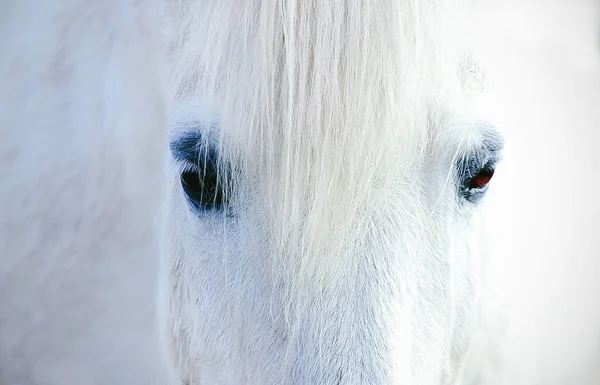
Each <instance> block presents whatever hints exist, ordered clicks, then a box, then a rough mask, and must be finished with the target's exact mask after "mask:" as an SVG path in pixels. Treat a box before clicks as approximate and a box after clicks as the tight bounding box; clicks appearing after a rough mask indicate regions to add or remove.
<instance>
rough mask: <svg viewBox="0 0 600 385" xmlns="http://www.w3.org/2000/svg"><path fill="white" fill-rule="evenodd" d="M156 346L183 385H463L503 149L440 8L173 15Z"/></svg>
mask: <svg viewBox="0 0 600 385" xmlns="http://www.w3.org/2000/svg"><path fill="white" fill-rule="evenodd" d="M166 13H167V15H168V19H169V20H170V25H169V27H168V36H169V37H168V41H169V45H168V55H169V63H170V64H169V65H170V68H171V73H172V78H171V81H172V83H171V84H172V85H173V93H174V100H175V101H174V106H173V109H172V113H171V114H170V118H169V121H170V123H169V151H168V154H167V156H166V158H167V164H168V165H167V168H166V171H165V175H166V176H165V182H164V183H165V186H166V190H165V196H166V197H167V198H166V201H165V203H164V206H163V208H162V214H161V218H162V219H161V223H162V230H161V236H160V239H161V267H160V275H159V277H160V278H159V279H160V283H159V289H160V306H161V309H162V310H161V311H159V314H161V315H163V317H162V320H161V325H162V330H163V340H164V345H165V347H166V349H167V352H168V357H169V359H170V362H171V367H172V373H173V375H174V376H175V379H176V381H177V383H182V384H242V383H243V384H323V385H334V384H423V385H440V384H457V383H460V381H461V373H462V368H463V363H464V357H465V354H466V352H467V351H468V349H469V345H470V340H471V333H472V330H473V327H474V314H475V311H474V310H475V307H476V302H477V301H476V296H477V290H476V286H477V284H476V270H477V258H478V256H479V253H480V251H481V250H480V249H479V246H480V245H478V242H477V240H478V236H477V222H478V213H479V207H480V205H481V202H482V200H483V198H484V195H485V193H486V191H487V190H488V188H489V183H490V181H491V179H492V176H493V174H494V171H495V168H496V167H497V165H498V163H499V162H500V159H501V154H502V148H503V139H502V136H501V135H500V133H499V131H498V129H497V128H496V127H495V125H494V124H493V122H492V121H491V119H490V116H488V115H486V108H485V106H486V103H485V76H484V73H483V71H482V69H481V68H480V66H479V65H478V64H477V59H476V56H475V54H473V53H472V52H471V51H470V45H469V44H468V40H467V39H466V37H465V36H466V35H465V34H464V31H463V30H462V28H461V27H463V26H464V24H463V23H462V22H461V20H462V18H461V17H464V15H466V14H468V9H467V8H461V4H460V2H458V3H453V4H448V3H445V4H444V3H443V2H441V1H435V0H425V1H422V0H420V1H417V0H396V1H382V2H375V1H352V2H348V1H337V0H335V1H328V2H323V1H310V0H288V1H277V2H275V1H273V2H264V1H258V0H247V1H245V2H233V1H222V0H218V1H217V0H204V1H197V2H192V1H186V0H174V1H169V2H168V3H167V7H166Z"/></svg>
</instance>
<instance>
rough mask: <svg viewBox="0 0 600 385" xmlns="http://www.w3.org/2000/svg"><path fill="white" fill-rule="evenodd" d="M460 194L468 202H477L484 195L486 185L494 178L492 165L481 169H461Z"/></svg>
mask: <svg viewBox="0 0 600 385" xmlns="http://www.w3.org/2000/svg"><path fill="white" fill-rule="evenodd" d="M460 175H461V176H460V179H461V183H460V187H459V191H460V194H461V195H462V196H463V198H465V199H466V200H468V201H469V202H472V203H476V202H478V201H479V200H480V199H481V198H482V197H483V196H484V195H485V193H486V191H487V188H488V185H489V183H490V181H491V180H492V177H493V176H494V165H493V164H492V165H488V166H484V167H481V168H477V167H466V168H462V173H461V174H460Z"/></svg>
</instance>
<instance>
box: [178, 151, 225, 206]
mask: <svg viewBox="0 0 600 385" xmlns="http://www.w3.org/2000/svg"><path fill="white" fill-rule="evenodd" d="M181 186H182V188H183V191H184V192H185V195H186V197H187V199H188V202H189V203H190V204H191V205H192V206H194V207H195V208H196V209H215V208H220V207H221V206H222V205H223V203H224V202H223V195H224V194H223V191H222V190H223V189H222V186H221V183H220V181H219V175H218V172H217V169H216V167H215V166H214V163H213V162H211V161H207V162H206V166H205V167H204V168H202V169H201V170H200V171H199V172H197V171H195V170H193V171H184V172H182V173H181Z"/></svg>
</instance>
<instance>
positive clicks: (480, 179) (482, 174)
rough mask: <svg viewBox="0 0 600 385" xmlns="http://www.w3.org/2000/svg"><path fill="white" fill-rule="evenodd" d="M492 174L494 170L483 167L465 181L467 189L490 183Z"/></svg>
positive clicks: (480, 187)
mask: <svg viewBox="0 0 600 385" xmlns="http://www.w3.org/2000/svg"><path fill="white" fill-rule="evenodd" d="M493 176H494V170H493V169H491V168H487V167H486V168H483V169H481V170H479V172H478V173H477V174H476V175H475V176H474V177H473V178H471V179H470V180H469V181H468V183H467V188H469V189H482V188H484V187H485V186H487V185H488V183H490V181H491V180H492V177H493Z"/></svg>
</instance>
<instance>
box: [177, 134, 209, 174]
mask: <svg viewBox="0 0 600 385" xmlns="http://www.w3.org/2000/svg"><path fill="white" fill-rule="evenodd" d="M169 149H170V152H171V156H172V158H173V159H174V161H175V164H176V165H177V167H178V168H179V169H180V171H182V172H183V171H198V172H199V171H200V167H199V166H200V164H202V163H203V162H206V161H207V160H211V161H213V162H214V159H215V158H216V153H215V150H214V148H213V146H212V145H211V143H210V142H209V141H207V140H206V139H204V137H203V135H202V134H201V133H200V132H198V131H192V130H189V131H186V132H184V133H182V134H179V135H177V136H176V137H174V138H173V139H171V141H170V143H169Z"/></svg>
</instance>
